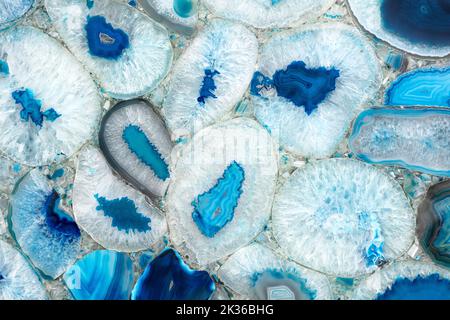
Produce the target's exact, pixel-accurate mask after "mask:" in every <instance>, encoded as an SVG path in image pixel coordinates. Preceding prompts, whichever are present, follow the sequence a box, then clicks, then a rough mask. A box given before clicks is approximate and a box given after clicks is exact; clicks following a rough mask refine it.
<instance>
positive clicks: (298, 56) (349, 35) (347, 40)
mask: <svg viewBox="0 0 450 320" xmlns="http://www.w3.org/2000/svg"><path fill="white" fill-rule="evenodd" d="M380 74H381V71H380V66H379V64H378V60H377V58H376V56H375V53H374V50H373V48H372V47H371V46H370V44H369V43H367V42H366V40H365V39H364V38H363V37H362V36H361V35H360V34H359V33H358V32H357V30H356V29H354V28H351V27H348V26H345V25H343V24H331V25H327V26H323V27H320V26H317V25H314V26H310V27H307V28H306V29H303V30H302V31H294V32H289V33H281V34H279V35H276V36H274V37H273V38H272V39H270V40H269V41H268V42H267V43H266V44H265V45H264V46H263V48H262V53H261V58H260V61H259V70H258V71H257V72H256V73H255V74H254V76H253V80H252V83H251V86H250V93H251V100H252V102H253V105H254V106H255V115H256V118H257V119H258V121H259V122H260V123H261V124H262V125H263V126H264V127H266V128H267V129H268V130H269V132H270V133H271V135H272V136H273V137H274V138H275V139H277V140H278V141H279V143H280V145H281V146H282V147H284V148H285V149H286V150H288V151H290V152H293V153H295V154H298V155H301V156H304V157H308V158H309V157H311V158H324V157H328V156H330V155H331V154H333V152H334V151H335V150H336V148H337V146H338V144H339V143H340V142H341V140H342V139H343V138H344V135H345V133H346V131H347V129H348V128H349V126H350V123H351V121H352V119H353V117H354V116H356V113H357V112H356V111H357V110H358V108H360V106H361V105H362V104H363V103H364V102H365V101H367V100H368V99H369V98H372V97H373V95H374V94H376V92H377V90H378V88H379V86H380Z"/></svg>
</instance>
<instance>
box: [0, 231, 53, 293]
mask: <svg viewBox="0 0 450 320" xmlns="http://www.w3.org/2000/svg"><path fill="white" fill-rule="evenodd" d="M46 299H47V294H46V292H45V289H44V286H43V285H42V283H41V282H40V281H39V278H38V276H37V275H36V273H34V271H33V269H32V268H31V267H30V265H29V264H28V262H27V261H26V260H25V258H24V257H23V256H22V255H21V254H20V253H19V251H17V250H16V249H14V248H13V247H12V246H11V245H9V244H8V243H6V242H4V241H2V240H0V300H46Z"/></svg>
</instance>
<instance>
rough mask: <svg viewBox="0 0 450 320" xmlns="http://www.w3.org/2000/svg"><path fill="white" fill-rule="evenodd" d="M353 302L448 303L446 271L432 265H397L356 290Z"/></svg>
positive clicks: (449, 275)
mask: <svg viewBox="0 0 450 320" xmlns="http://www.w3.org/2000/svg"><path fill="white" fill-rule="evenodd" d="M353 299H356V300H375V299H376V300H449V299H450V272H449V271H448V270H445V269H442V268H439V267H437V266H435V265H433V264H429V263H420V262H413V261H405V262H397V263H395V264H393V265H391V266H389V267H388V268H385V269H383V270H381V271H378V272H375V273H374V274H373V275H371V276H370V277H368V278H367V279H366V280H364V281H363V282H361V284H360V285H359V286H358V287H357V288H356V290H355V292H354V294H353Z"/></svg>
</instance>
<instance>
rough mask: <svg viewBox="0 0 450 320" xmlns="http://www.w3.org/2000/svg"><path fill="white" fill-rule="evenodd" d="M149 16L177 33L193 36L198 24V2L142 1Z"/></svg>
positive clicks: (195, 0) (183, 0) (180, 0)
mask: <svg viewBox="0 0 450 320" xmlns="http://www.w3.org/2000/svg"><path fill="white" fill-rule="evenodd" d="M140 3H141V5H142V7H143V8H144V10H145V11H146V12H147V13H148V15H149V16H150V17H151V18H153V19H154V20H156V21H158V22H160V23H162V24H163V25H165V26H167V28H169V29H172V30H174V31H176V32H179V33H182V34H185V35H188V36H189V35H192V34H193V33H194V32H195V29H196V25H197V22H198V0H140Z"/></svg>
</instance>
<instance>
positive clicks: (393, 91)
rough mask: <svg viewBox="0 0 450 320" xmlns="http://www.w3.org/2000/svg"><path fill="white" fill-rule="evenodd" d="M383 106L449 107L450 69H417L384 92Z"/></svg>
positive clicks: (396, 81) (404, 75)
mask: <svg viewBox="0 0 450 320" xmlns="http://www.w3.org/2000/svg"><path fill="white" fill-rule="evenodd" d="M384 104H385V105H388V106H430V107H450V68H448V67H446V68H429V69H417V70H414V71H411V72H408V73H406V74H403V75H401V76H400V77H399V78H398V79H397V80H395V81H394V82H393V83H392V84H391V86H390V87H389V88H388V89H387V90H386V94H385V102H384Z"/></svg>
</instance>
